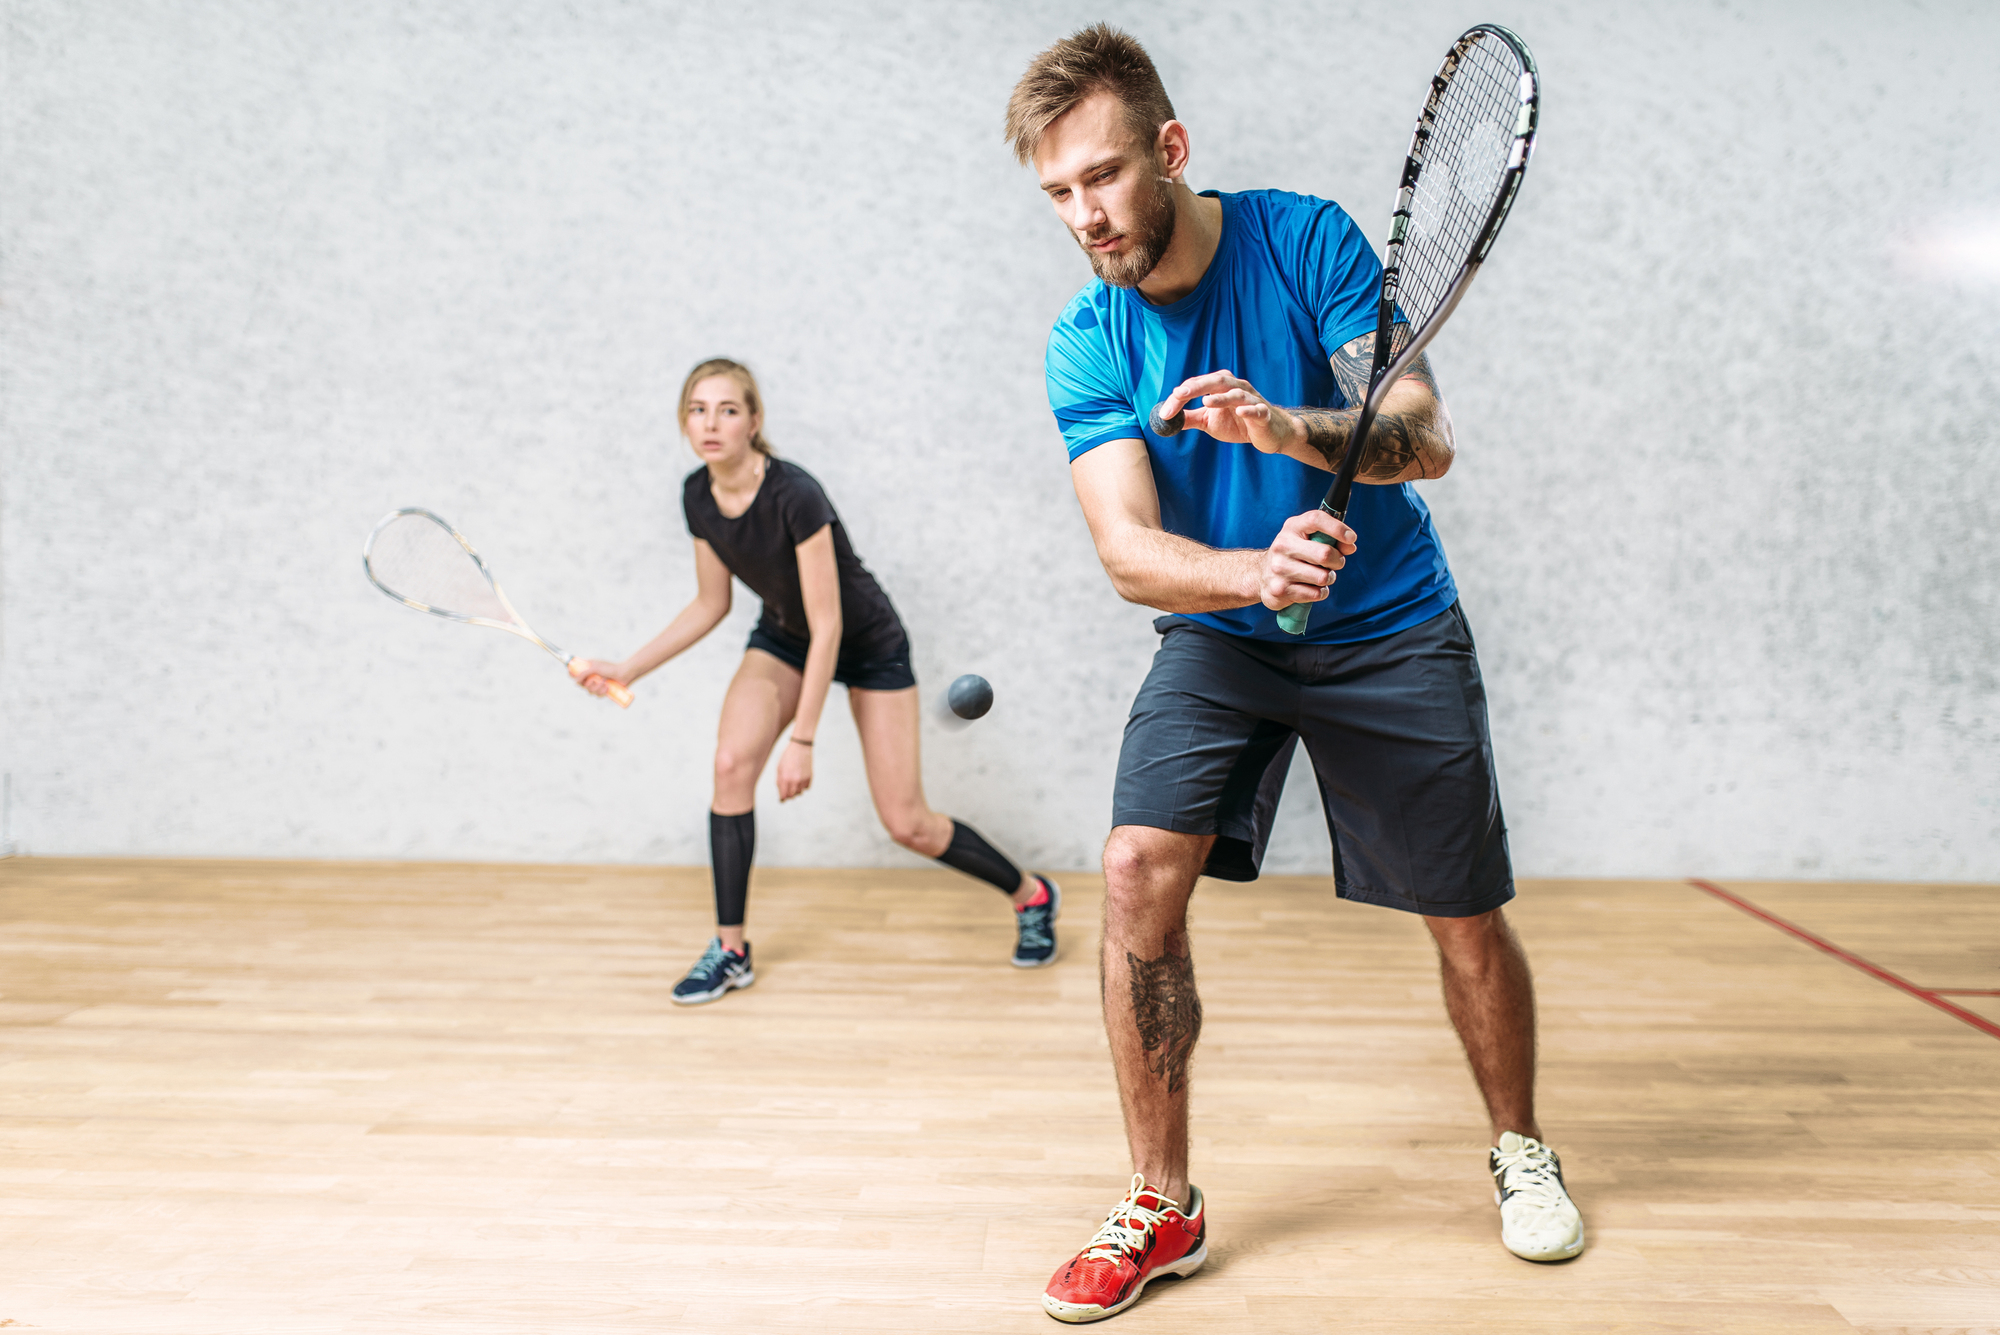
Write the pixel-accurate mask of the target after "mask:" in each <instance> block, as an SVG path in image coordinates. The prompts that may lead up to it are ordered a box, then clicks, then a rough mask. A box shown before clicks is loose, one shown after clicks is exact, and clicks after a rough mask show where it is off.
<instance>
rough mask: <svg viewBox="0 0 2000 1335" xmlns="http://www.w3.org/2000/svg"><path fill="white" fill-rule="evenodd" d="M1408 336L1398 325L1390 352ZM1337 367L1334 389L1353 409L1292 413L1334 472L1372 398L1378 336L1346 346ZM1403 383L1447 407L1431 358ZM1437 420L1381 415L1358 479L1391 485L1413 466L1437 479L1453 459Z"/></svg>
mask: <svg viewBox="0 0 2000 1335" xmlns="http://www.w3.org/2000/svg"><path fill="white" fill-rule="evenodd" d="M1409 336H1410V327H1409V326H1408V325H1406V324H1398V325H1396V326H1395V327H1394V328H1393V329H1392V330H1391V331H1390V337H1391V338H1392V339H1393V340H1394V342H1393V343H1392V344H1391V348H1392V349H1394V350H1400V349H1401V347H1402V345H1403V344H1404V342H1405V341H1407V340H1408V338H1409ZM1332 366H1333V378H1334V383H1336V384H1338V385H1339V386H1340V393H1341V396H1342V397H1343V398H1345V399H1346V400H1347V401H1348V402H1349V403H1350V404H1352V405H1354V406H1353V407H1351V408H1295V409H1293V410H1292V411H1293V412H1294V413H1296V414H1297V415H1298V417H1299V420H1300V421H1302V422H1304V423H1305V426H1306V442H1307V443H1308V444H1310V445H1311V446H1312V447H1313V448H1314V449H1316V450H1318V451H1319V453H1320V457H1322V458H1323V459H1325V460H1326V466H1327V469H1328V470H1329V471H1331V470H1333V469H1337V468H1339V467H1340V460H1341V457H1342V456H1343V455H1345V454H1346V453H1347V440H1348V437H1349V436H1351V435H1352V434H1353V433H1354V424H1355V422H1357V421H1358V420H1360V417H1361V404H1362V401H1363V400H1365V399H1366V398H1367V397H1368V376H1369V373H1370V372H1371V371H1373V370H1374V369H1375V335H1373V334H1363V335H1362V336H1361V337H1359V338H1356V339H1351V340H1349V341H1348V342H1346V343H1343V344H1341V345H1340V347H1339V348H1338V349H1337V350H1336V351H1335V352H1334V354H1333V357H1332ZM1402 378H1403V379H1405V380H1415V381H1417V382H1419V383H1420V384H1422V385H1423V386H1424V387H1425V388H1427V389H1429V390H1430V392H1431V397H1432V398H1433V399H1437V400H1438V402H1439V403H1440V404H1442V402H1443V400H1442V399H1440V398H1439V396H1438V392H1437V377H1436V375H1435V374H1434V373H1433V372H1432V371H1431V357H1430V354H1429V353H1427V352H1426V353H1423V354H1421V355H1419V356H1418V357H1417V359H1416V360H1415V361H1414V362H1411V363H1410V369H1409V370H1407V371H1405V372H1403V376H1402ZM1438 416H1439V415H1438V414H1435V413H1426V414H1417V413H1390V412H1384V413H1378V414H1376V416H1375V421H1374V424H1373V425H1371V426H1370V427H1369V428H1368V453H1367V454H1366V455H1364V456H1363V457H1362V459H1361V466H1360V467H1359V468H1358V469H1356V470H1355V476H1356V477H1357V478H1360V479H1363V480H1366V481H1371V482H1388V481H1392V480H1394V479H1395V478H1397V477H1399V476H1401V475H1402V474H1403V473H1405V472H1407V471H1408V470H1409V468H1410V466H1411V465H1412V464H1414V465H1416V468H1417V476H1418V477H1432V476H1434V474H1433V472H1432V471H1431V470H1432V469H1433V467H1437V466H1438V465H1439V464H1441V463H1443V462H1444V461H1446V460H1448V459H1450V457H1451V441H1450V436H1449V434H1448V433H1447V432H1446V431H1445V430H1444V429H1442V428H1441V423H1440V421H1439V420H1438ZM1438 471H1439V472H1442V471H1443V470H1442V468H1439V469H1438Z"/></svg>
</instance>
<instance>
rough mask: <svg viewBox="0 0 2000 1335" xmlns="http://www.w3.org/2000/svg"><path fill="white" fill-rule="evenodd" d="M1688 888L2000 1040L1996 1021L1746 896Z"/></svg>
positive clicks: (1698, 884)
mask: <svg viewBox="0 0 2000 1335" xmlns="http://www.w3.org/2000/svg"><path fill="white" fill-rule="evenodd" d="M1688 884H1689V885H1691V886H1693V887H1695V889H1697V890H1706V891H1707V892H1708V893H1709V894H1711V895H1714V896H1715V897H1716V898H1717V899H1719V900H1721V901H1723V902H1724V903H1725V904H1734V905H1735V906H1736V907H1737V908H1739V909H1742V910H1743V911H1744V912H1745V913H1747V914H1749V915H1750V916H1751V917H1753V918H1761V919H1762V920H1763V921H1765V922H1767V923H1770V924H1771V926H1773V927H1775V928H1777V929H1778V930H1779V931H1781V932H1788V933H1790V934H1791V935H1793V936H1795V937H1797V938H1798V939H1799V940H1801V941H1803V942H1805V943H1806V944H1807V945H1809V946H1811V947H1812V948H1813V949H1815V950H1823V951H1825V952H1826V953H1827V954H1829V955H1831V956H1833V957H1834V958H1835V959H1837V960H1839V961H1840V962H1841V963H1842V964H1847V965H1851V966H1853V967H1854V968H1856V969H1859V970H1861V972H1863V973H1865V974H1867V975H1868V976H1869V977H1871V978H1875V979H1879V980H1880V981H1882V982H1885V983H1887V984H1888V985H1889V986H1891V987H1893V988H1895V989H1897V990H1898V991H1901V992H1907V993H1909V994H1910V995H1911V996H1913V997H1915V998H1916V999H1917V1000H1918V1001H1921V1002H1923V1003H1924V1004H1925V1005H1927V1006H1935V1007H1937V1008H1938V1009H1939V1010H1941V1011H1943V1012H1944V1013H1945V1014H1946V1015H1951V1016H1955V1017H1957V1018H1958V1019H1961V1020H1963V1021H1965V1022H1966V1023H1967V1024H1969V1025H1971V1026H1972V1027H1973V1028H1974V1029H1977V1030H1979V1031H1980V1032H1981V1033H1984V1034H1991V1035H1992V1036H1993V1037H1994V1038H2000V1024H1994V1023H1993V1021H1991V1020H1989V1019H1987V1018H1985V1017H1984V1016H1981V1015H1974V1014H1973V1013H1972V1012H1971V1011H1969V1010H1967V1009H1965V1007H1963V1006H1954V1005H1952V1004H1951V1003H1950V1002H1949V1001H1946V1000H1945V999H1944V997H1943V996H1942V995H1941V994H1940V992H1939V990H1938V989H1936V988H1929V987H1918V986H1917V985H1916V984H1915V983H1913V982H1911V981H1910V980H1909V979H1907V978H1899V977H1897V976H1896V975H1895V974H1893V973H1890V972H1889V971H1888V970H1887V969H1885V968H1883V967H1882V966H1881V965H1879V964H1870V963H1869V962H1868V961H1867V960H1865V959H1862V958H1861V957H1860V956H1859V955H1856V954H1855V953H1853V952H1852V951H1848V950H1842V949H1841V948H1840V947H1839V946H1836V945H1835V944H1833V942H1831V941H1828V940H1827V939H1826V938H1824V937H1820V936H1814V935H1813V934H1812V933H1811V932H1808V931H1807V930H1806V929H1805V928H1803V927H1800V926H1799V925H1798V924H1796V923H1789V922H1786V921H1785V920H1784V919H1783V918H1780V917H1779V916H1778V915H1777V914H1775V913H1771V912H1769V911H1767V910H1765V909H1760V908H1758V907H1757V906H1756V905H1755V904H1752V903H1751V902H1750V901H1749V900H1747V899H1745V898H1743V896H1741V895H1737V894H1731V893H1730V892H1729V891H1727V890H1724V889H1723V888H1722V887H1721V886H1719V885H1717V884H1715V883H1714V882H1713V881H1704V880H1701V879H1700V878H1698V877H1692V876H1691V877H1689V878H1688ZM1953 995H1954V996H1991V995H1993V994H1992V993H1987V992H1966V991H1958V990H1954V991H1953Z"/></svg>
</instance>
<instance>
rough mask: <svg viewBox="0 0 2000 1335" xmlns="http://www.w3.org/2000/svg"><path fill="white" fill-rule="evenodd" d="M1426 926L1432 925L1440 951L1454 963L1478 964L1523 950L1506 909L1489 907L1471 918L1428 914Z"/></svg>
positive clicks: (1432, 937) (1432, 934)
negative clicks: (1509, 922) (1434, 916)
mask: <svg viewBox="0 0 2000 1335" xmlns="http://www.w3.org/2000/svg"><path fill="white" fill-rule="evenodd" d="M1424 926H1426V927H1428V928H1430V930H1431V939H1432V940H1433V941H1435V942H1437V948H1438V954H1440V955H1442V956H1443V957H1444V958H1445V959H1446V960H1447V961H1449V962H1451V963H1453V964H1467V965H1472V964H1478V963H1480V962H1482V961H1485V960H1488V959H1492V958H1495V957H1498V956H1506V955H1515V954H1519V953H1520V951H1521V945H1520V941H1519V940H1518V938H1516V937H1515V935H1514V929H1513V928H1512V927H1511V926H1509V925H1508V922H1507V915H1506V911H1505V910H1504V909H1489V910H1487V911H1486V912H1485V913H1478V914H1474V915H1473V916H1472V917H1470V918H1432V917H1426V918H1425V919H1424Z"/></svg>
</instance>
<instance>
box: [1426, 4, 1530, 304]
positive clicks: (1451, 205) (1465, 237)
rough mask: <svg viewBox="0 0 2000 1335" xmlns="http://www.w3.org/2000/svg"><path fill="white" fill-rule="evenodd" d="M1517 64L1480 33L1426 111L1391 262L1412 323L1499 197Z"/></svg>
mask: <svg viewBox="0 0 2000 1335" xmlns="http://www.w3.org/2000/svg"><path fill="white" fill-rule="evenodd" d="M1524 69H1525V66H1523V65H1522V63H1521V59H1520V57H1519V56H1518V55H1517V54H1516V53H1515V51H1514V49H1513V48H1512V47H1511V46H1509V45H1508V44H1507V43H1505V42H1503V41H1500V40H1499V39H1497V38H1495V37H1493V36H1490V35H1487V34H1481V35H1480V36H1479V37H1478V38H1476V39H1475V40H1474V41H1472V42H1471V43H1470V44H1469V46H1468V47H1467V48H1466V50H1465V51H1464V53H1463V54H1462V55H1461V57H1460V59H1459V61H1458V65H1457V69H1456V70H1455V72H1454V73H1453V74H1452V76H1451V78H1450V81H1449V82H1448V83H1447V84H1446V85H1445V88H1444V91H1443V92H1442V93H1441V94H1440V95H1439V96H1438V98H1437V100H1436V103H1435V106H1434V108H1433V109H1432V110H1431V113H1430V115H1429V117H1428V120H1429V124H1430V132H1429V134H1428V135H1427V136H1425V138H1424V147H1423V150H1422V151H1423V168H1422V170H1421V172H1420V173H1419V174H1418V176H1417V183H1416V187H1415V189H1414V191H1413V192H1412V196H1411V200H1410V221H1409V227H1408V231H1407V233H1406V236H1405V240H1404V242H1403V246H1402V254H1401V259H1400V264H1399V266H1398V287H1399V291H1398V296H1397V306H1398V307H1399V308H1400V309H1401V311H1402V313H1403V318H1405V319H1407V320H1408V321H1409V322H1410V323H1411V325H1413V326H1415V327H1416V328H1419V329H1421V328H1422V327H1423V326H1424V325H1425V324H1426V323H1427V322H1428V321H1429V320H1430V318H1431V316H1432V315H1433V314H1434V313H1435V312H1436V311H1437V309H1438V307H1439V306H1440V305H1442V304H1443V302H1444V299H1445V295H1446V294H1447V293H1448V292H1449V291H1450V290H1451V286H1452V283H1453V282H1454V281H1456V279H1457V278H1458V275H1459V272H1460V271H1461V270H1462V269H1463V268H1464V266H1465V263H1466V260H1467V259H1468V258H1470V256H1471V255H1472V253H1473V249H1474V247H1475V246H1476V245H1477V244H1478V242H1479V236H1480V233H1481V232H1482V231H1484V230H1485V227H1486V220H1487V219H1488V217H1490V216H1491V215H1492V212H1493V206H1494V204H1495V203H1496V202H1497V201H1498V200H1499V198H1500V194H1501V191H1502V189H1503V188H1504V186H1505V183H1506V179H1507V164H1508V161H1509V159H1510V158H1511V157H1512V155H1513V151H1514V138H1515V133H1514V132H1515V125H1516V122H1517V120H1518V118H1519V115H1520V108H1521V75H1522V73H1523V71H1524Z"/></svg>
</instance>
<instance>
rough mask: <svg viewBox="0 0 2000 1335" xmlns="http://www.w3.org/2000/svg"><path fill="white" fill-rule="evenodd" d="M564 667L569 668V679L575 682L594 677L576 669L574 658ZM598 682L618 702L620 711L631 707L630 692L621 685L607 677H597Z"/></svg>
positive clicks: (578, 668)
mask: <svg viewBox="0 0 2000 1335" xmlns="http://www.w3.org/2000/svg"><path fill="white" fill-rule="evenodd" d="M565 666H567V667H568V668H569V675H570V677H571V678H572V679H574V680H576V681H585V680H587V679H589V678H590V677H591V676H592V675H594V674H592V673H588V672H585V671H583V669H582V668H580V667H578V666H577V660H576V659H574V658H572V659H570V660H569V662H568V663H567V664H565ZM598 680H600V681H602V682H603V683H604V685H605V691H606V694H608V695H609V696H610V697H611V698H612V699H613V700H616V701H617V702H618V707H619V708H620V709H630V708H631V707H632V692H631V691H629V690H627V689H626V688H625V687H624V685H623V684H621V683H619V682H615V681H613V680H611V678H609V677H599V678H598Z"/></svg>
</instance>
